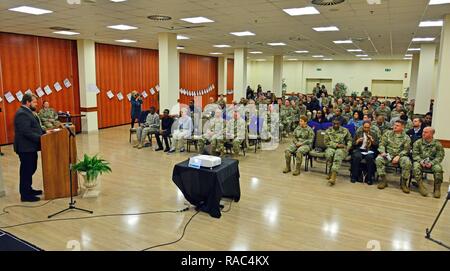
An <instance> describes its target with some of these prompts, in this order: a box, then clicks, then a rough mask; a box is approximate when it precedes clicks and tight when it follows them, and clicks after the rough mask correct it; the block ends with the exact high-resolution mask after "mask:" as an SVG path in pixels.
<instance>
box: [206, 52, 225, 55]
mask: <svg viewBox="0 0 450 271" xmlns="http://www.w3.org/2000/svg"><path fill="white" fill-rule="evenodd" d="M209 54H210V55H223V53H219V52H214V53H209Z"/></svg>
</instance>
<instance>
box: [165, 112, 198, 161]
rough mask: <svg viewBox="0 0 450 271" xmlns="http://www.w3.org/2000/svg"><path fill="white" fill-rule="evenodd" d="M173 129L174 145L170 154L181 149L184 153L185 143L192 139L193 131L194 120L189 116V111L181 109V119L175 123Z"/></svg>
mask: <svg viewBox="0 0 450 271" xmlns="http://www.w3.org/2000/svg"><path fill="white" fill-rule="evenodd" d="M173 129H174V130H173V133H172V137H173V145H172V147H171V148H170V150H169V152H168V153H174V152H175V151H176V150H177V149H179V150H180V152H184V150H185V149H184V144H185V141H186V139H188V138H190V137H191V135H192V129H193V125H192V119H191V117H190V116H189V114H188V109H186V108H182V109H181V117H180V118H179V119H178V121H177V122H176V123H175V126H174V127H173Z"/></svg>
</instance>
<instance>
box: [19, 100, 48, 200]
mask: <svg viewBox="0 0 450 271" xmlns="http://www.w3.org/2000/svg"><path fill="white" fill-rule="evenodd" d="M36 105H37V97H36V96H35V95H32V94H29V93H27V94H25V95H23V98H22V106H21V107H20V108H19V109H18V110H17V112H16V115H15V116H14V132H15V136H14V151H15V152H16V153H17V155H19V158H20V196H21V200H22V201H25V202H35V201H39V200H40V199H39V198H38V197H37V196H38V195H42V191H41V190H33V188H32V187H31V185H32V183H33V174H34V173H35V172H36V169H37V160H38V154H37V153H38V151H40V150H41V136H42V135H43V134H45V133H50V131H47V132H46V131H45V130H43V129H42V127H41V124H40V122H39V117H38V116H37V114H36Z"/></svg>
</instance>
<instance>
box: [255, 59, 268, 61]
mask: <svg viewBox="0 0 450 271" xmlns="http://www.w3.org/2000/svg"><path fill="white" fill-rule="evenodd" d="M255 61H266V59H255Z"/></svg>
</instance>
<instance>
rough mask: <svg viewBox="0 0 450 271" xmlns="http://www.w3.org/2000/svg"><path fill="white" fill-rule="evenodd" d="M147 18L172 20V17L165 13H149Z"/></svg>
mask: <svg viewBox="0 0 450 271" xmlns="http://www.w3.org/2000/svg"><path fill="white" fill-rule="evenodd" d="M147 19H150V20H152V21H170V20H172V17H170V16H166V15H150V16H147Z"/></svg>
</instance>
